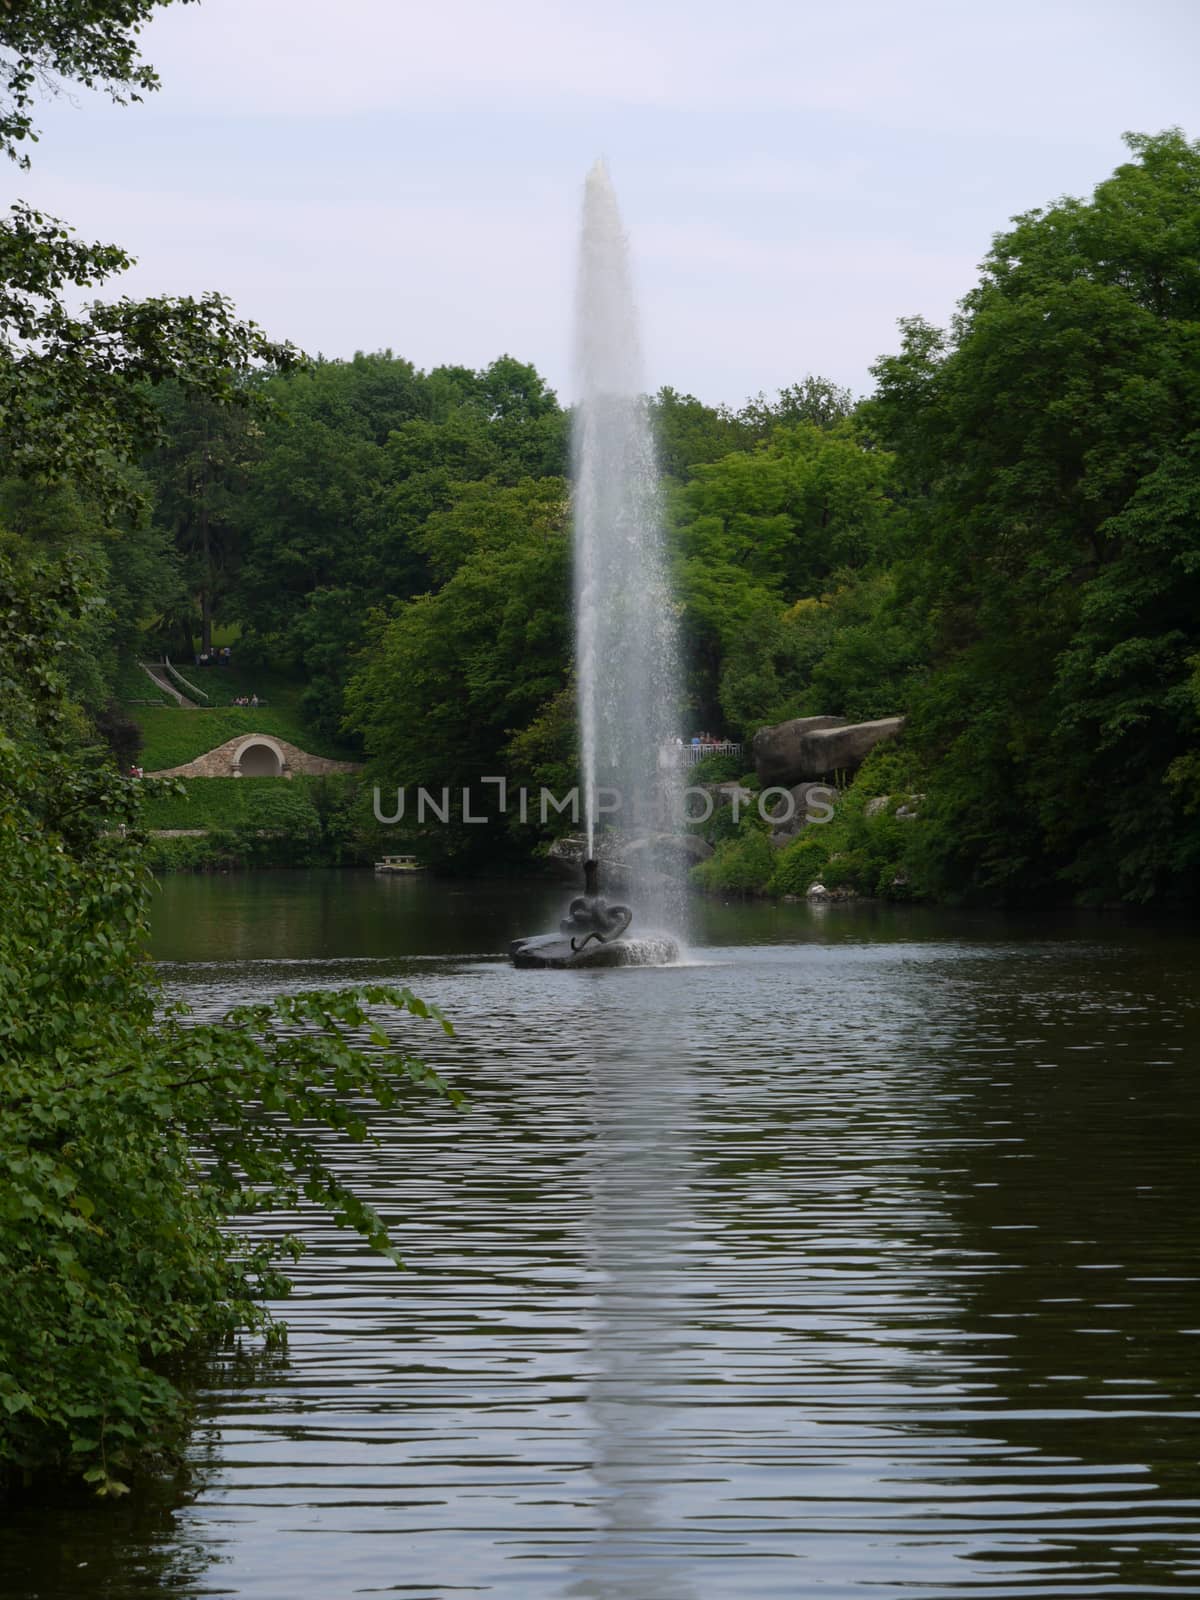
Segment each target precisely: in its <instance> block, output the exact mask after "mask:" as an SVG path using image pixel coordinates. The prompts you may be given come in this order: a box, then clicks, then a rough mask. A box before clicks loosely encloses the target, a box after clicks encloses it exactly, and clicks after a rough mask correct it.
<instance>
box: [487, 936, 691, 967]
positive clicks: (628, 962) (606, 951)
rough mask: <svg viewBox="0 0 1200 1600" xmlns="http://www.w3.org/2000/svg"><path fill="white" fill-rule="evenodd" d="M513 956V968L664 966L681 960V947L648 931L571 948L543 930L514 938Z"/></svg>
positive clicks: (671, 940)
mask: <svg viewBox="0 0 1200 1600" xmlns="http://www.w3.org/2000/svg"><path fill="white" fill-rule="evenodd" d="M512 959H513V966H514V967H665V966H668V965H669V964H670V963H671V962H672V961H678V959H679V946H678V945H677V944H676V943H675V941H674V939H670V938H668V937H667V935H666V934H665V933H648V934H644V935H643V936H642V937H641V938H637V939H614V940H613V941H612V943H611V944H589V945H587V946H586V947H585V948H584V949H582V950H572V948H571V941H570V939H560V938H559V937H558V935H557V934H553V933H543V934H540V935H536V936H535V937H534V938H532V939H514V940H513V943H512Z"/></svg>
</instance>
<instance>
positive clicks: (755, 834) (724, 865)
mask: <svg viewBox="0 0 1200 1600" xmlns="http://www.w3.org/2000/svg"><path fill="white" fill-rule="evenodd" d="M774 865H775V859H774V854H773V852H772V850H771V845H770V842H769V841H768V839H767V836H766V834H765V833H763V832H762V831H761V830H760V829H758V828H756V827H754V826H752V825H749V824H747V825H746V827H745V829H744V831H741V832H739V833H738V834H736V835H735V836H734V837H732V838H727V839H723V840H722V841H721V843H720V844H719V845H718V846H717V848H716V850H715V851H714V852H713V854H712V855H711V856H710V857H709V859H708V860H707V861H701V862H700V863H699V864H698V865H697V866H695V867H693V868H692V872H691V881H692V883H693V884H695V886H696V887H697V888H698V889H703V890H704V891H705V893H707V894H762V893H763V892H764V891H765V890H766V887H767V883H768V881H769V880H770V877H771V873H772V870H773V868H774Z"/></svg>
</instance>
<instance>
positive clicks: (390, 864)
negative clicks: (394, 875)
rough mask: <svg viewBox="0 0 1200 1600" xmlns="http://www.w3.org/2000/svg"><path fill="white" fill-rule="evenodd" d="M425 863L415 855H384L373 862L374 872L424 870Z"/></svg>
mask: <svg viewBox="0 0 1200 1600" xmlns="http://www.w3.org/2000/svg"><path fill="white" fill-rule="evenodd" d="M425 870H426V868H425V863H424V862H423V861H418V860H417V858H416V856H384V858H383V860H382V861H377V862H376V863H375V871H376V872H424V871H425Z"/></svg>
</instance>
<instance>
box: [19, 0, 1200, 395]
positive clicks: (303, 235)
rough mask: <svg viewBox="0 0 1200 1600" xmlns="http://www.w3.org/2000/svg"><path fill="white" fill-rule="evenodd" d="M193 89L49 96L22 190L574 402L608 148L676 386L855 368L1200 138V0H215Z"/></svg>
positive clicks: (732, 388)
mask: <svg viewBox="0 0 1200 1600" xmlns="http://www.w3.org/2000/svg"><path fill="white" fill-rule="evenodd" d="M143 38H144V54H145V56H146V57H147V59H148V60H150V61H151V62H153V63H154V65H155V66H156V68H157V69H158V71H159V73H160V76H161V78H162V88H161V90H160V91H159V92H158V93H157V94H155V95H152V96H150V97H148V98H147V100H146V101H145V102H144V103H143V104H141V105H138V106H131V107H126V108H120V107H113V106H111V105H109V104H108V103H107V102H106V101H105V100H103V99H102V98H100V97H97V96H94V95H91V94H88V93H78V94H73V95H72V96H70V97H69V98H63V99H60V100H58V101H57V102H53V103H50V104H47V105H46V106H44V107H43V110H42V116H41V119H40V121H41V128H42V139H41V142H40V143H39V144H38V145H37V146H36V147H35V150H34V167H33V171H32V172H31V173H28V174H25V173H19V172H18V171H17V170H16V169H15V168H11V169H10V170H9V172H8V174H7V183H8V186H9V191H10V195H11V196H13V197H15V196H18V195H19V196H21V197H23V198H26V199H28V200H30V201H32V202H33V203H35V204H37V205H40V206H42V207H44V208H46V209H47V210H49V211H51V212H53V213H54V214H56V215H58V216H61V217H63V218H64V219H66V220H67V221H69V222H71V223H72V224H73V225H74V226H75V227H76V228H77V229H78V230H79V232H81V233H83V234H85V235H87V236H89V237H92V238H96V239H104V240H105V241H112V242H115V243H119V244H121V245H123V246H124V247H125V248H126V249H128V250H130V251H131V252H132V253H133V254H134V255H135V256H136V257H137V258H138V264H137V266H136V267H135V269H134V270H133V271H132V272H131V273H130V274H128V275H127V276H126V278H125V279H124V280H123V288H124V291H125V292H127V293H131V294H135V295H136V294H193V293H198V292H200V291H202V290H205V289H219V290H221V291H222V292H223V293H225V294H227V295H229V296H230V297H231V298H232V299H233V301H234V302H235V304H236V306H237V308H238V310H239V312H240V313H241V314H242V315H244V316H247V317H251V318H253V319H254V321H256V322H257V323H259V324H260V325H261V326H262V327H263V328H265V329H266V331H267V332H268V333H269V334H270V335H271V336H272V337H275V338H287V339H291V340H292V341H293V342H294V343H296V344H298V345H300V346H301V347H302V348H304V349H306V350H308V351H309V352H311V353H314V354H317V353H320V354H323V355H326V356H350V355H352V354H353V353H354V351H355V350H360V349H362V350H376V349H384V348H390V349H392V350H393V351H395V352H396V353H397V354H400V355H403V356H406V357H407V358H408V359H410V360H411V361H413V362H415V363H416V364H417V365H418V366H420V367H424V368H428V367H431V366H437V365H440V364H443V363H460V364H463V365H466V366H470V367H480V366H484V365H486V364H487V363H488V362H489V361H491V360H493V359H494V358H495V357H496V356H498V355H501V354H504V353H509V354H512V355H514V356H517V357H518V358H519V359H521V360H523V361H532V362H533V363H534V364H535V365H536V366H537V367H538V369H539V370H540V371H541V372H542V373H543V374H545V376H546V377H547V378H548V380H549V381H550V382H551V384H552V385H553V386H554V387H555V388H556V389H557V390H558V391H559V392H560V394H562V395H563V398H564V399H569V398H570V374H569V351H570V347H571V340H570V318H571V302H572V288H573V280H574V270H575V268H574V257H575V237H576V232H577V227H578V214H579V205H580V199H581V193H582V185H583V179H584V176H585V174H586V172H587V169H588V168H589V167H590V166H591V164H592V162H593V161H594V160H595V159H596V158H597V156H603V157H604V158H605V159H606V161H607V163H608V166H609V169H610V172H611V174H612V178H613V182H614V184H615V185H616V189H617V193H618V196H619V199H620V203H621V208H622V213H623V216H624V220H625V225H626V228H627V230H628V233H629V237H630V244H631V249H632V252H633V260H634V271H635V277H636V282H637V286H638V298H639V304H640V309H641V317H642V326H643V344H644V347H645V356H646V369H647V379H648V384H649V387H651V388H657V387H659V386H660V385H663V384H670V385H671V386H673V387H674V388H676V389H678V390H680V391H682V392H686V393H692V394H696V395H698V396H699V397H700V398H701V399H704V400H707V401H709V402H711V403H717V402H726V403H729V404H733V405H737V404H739V403H741V401H742V400H744V399H745V398H746V397H747V396H749V395H753V394H757V393H758V392H760V391H765V392H766V393H768V394H770V393H773V392H774V391H775V390H777V389H779V388H780V387H782V386H784V385H786V384H789V383H793V382H796V381H798V380H799V379H800V378H801V377H803V376H804V375H805V374H806V373H809V372H812V373H818V374H820V375H822V376H825V377H828V378H831V379H833V380H834V381H836V382H838V383H840V384H844V385H847V386H848V387H850V388H851V389H853V390H854V391H855V393H863V392H866V391H867V390H869V388H870V386H871V378H870V373H869V368H870V365H871V363H872V362H873V361H875V360H876V359H877V358H878V357H879V356H880V355H882V354H885V353H887V352H889V351H892V350H894V349H895V348H896V346H897V333H896V323H897V319H898V318H900V317H903V316H909V315H913V314H921V315H923V316H926V317H928V318H930V319H931V320H933V321H935V322H938V323H944V322H945V321H946V320H947V319H948V318H949V316H950V315H951V313H952V311H953V309H954V306H955V303H956V302H957V301H958V300H959V299H960V298H961V296H962V295H964V294H965V293H966V292H967V291H968V289H970V287H971V285H972V284H973V282H974V281H975V279H976V276H977V267H978V263H979V262H980V260H981V259H982V258H983V256H984V255H985V253H986V251H987V249H988V246H989V243H990V240H991V238H992V235H993V234H994V233H996V232H997V231H998V230H1000V229H1002V228H1003V227H1004V225H1005V223H1006V221H1007V219H1008V218H1009V217H1011V216H1013V215H1014V214H1017V213H1019V212H1023V211H1026V210H1029V209H1032V208H1033V207H1036V206H1040V205H1045V204H1047V203H1050V202H1052V201H1053V200H1054V199H1055V198H1057V197H1058V196H1060V195H1063V194H1077V195H1086V194H1088V193H1089V192H1090V191H1091V190H1092V189H1093V188H1094V186H1095V185H1096V184H1097V183H1098V182H1100V181H1102V180H1103V179H1104V178H1105V177H1106V176H1107V175H1108V174H1109V173H1110V172H1111V171H1112V169H1113V168H1114V167H1115V166H1116V165H1117V164H1118V163H1119V162H1120V161H1121V160H1122V159H1123V155H1124V147H1123V145H1122V143H1121V134H1122V133H1123V132H1124V131H1125V130H1127V129H1132V130H1136V131H1139V132H1153V131H1157V130H1159V129H1162V128H1165V127H1170V126H1175V125H1177V126H1181V127H1183V128H1184V130H1185V131H1186V132H1187V133H1188V134H1189V136H1190V137H1192V138H1200V73H1198V72H1197V71H1196V63H1197V61H1200V0H1005V4H1004V5H1003V6H995V5H991V6H984V5H980V4H973V3H972V0H840V3H839V0H755V3H754V4H753V5H748V6H747V5H742V6H734V5H730V4H729V0H720V3H710V0H606V3H605V4H604V5H603V6H596V5H584V4H582V3H567V0H437V3H430V0H422V3H420V4H417V3H413V0H337V3H336V4H330V0H202V3H201V4H199V5H182V6H181V5H172V6H171V7H170V8H169V9H168V10H166V11H164V12H162V13H161V14H159V15H158V16H157V17H156V18H155V20H154V21H153V22H152V23H151V24H150V25H149V27H148V28H147V29H146V30H145V33H144V35H143Z"/></svg>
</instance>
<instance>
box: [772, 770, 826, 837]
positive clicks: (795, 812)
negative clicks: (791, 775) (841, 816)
mask: <svg viewBox="0 0 1200 1600" xmlns="http://www.w3.org/2000/svg"><path fill="white" fill-rule="evenodd" d="M788 794H789V795H790V797H791V798H790V800H785V799H784V798H783V796H782V795H779V796H776V797H773V803H772V804H771V805H769V806H768V807H767V814H768V816H769V817H770V819H771V848H772V849H773V850H782V849H783V848H784V846H785V845H789V844H791V842H792V840H793V839H794V838H795V837H796V835H797V834H798V833H799V832H800V830H801V828H805V827H807V826H808V824H809V823H810V822H812V821H814V820H816V821H820V822H828V821H829V817H830V812H831V810H832V808H833V804H834V801H835V800H836V798H837V790H836V789H834V788H833V786H832V785H831V784H828V783H796V784H793V785H792V787H791V788H790V789H789V790H788Z"/></svg>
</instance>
